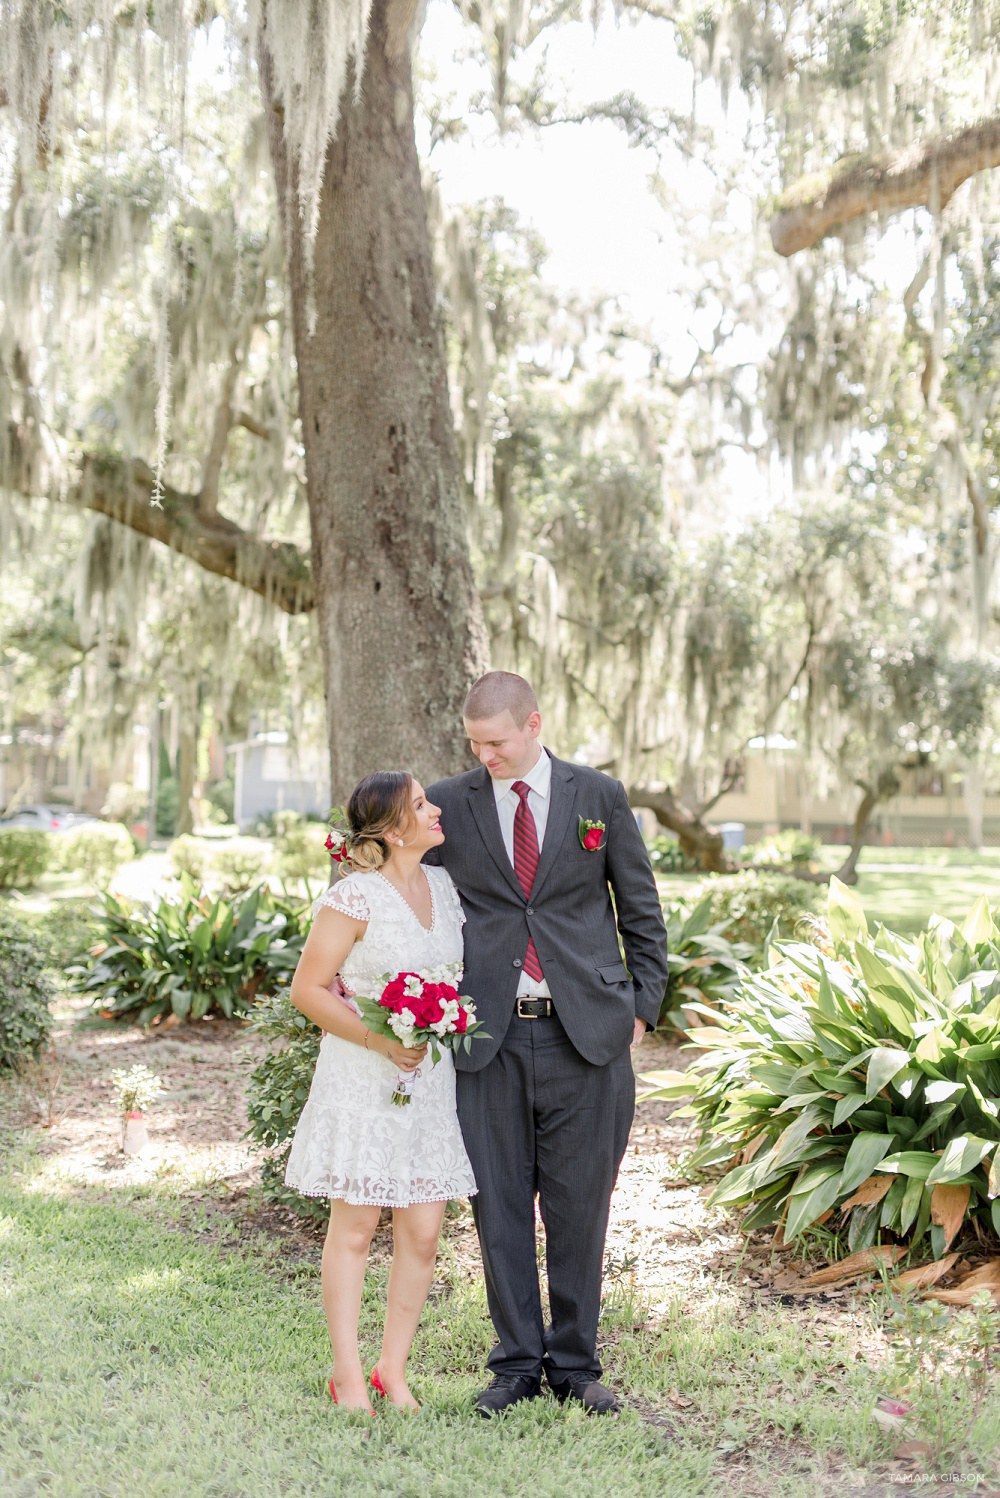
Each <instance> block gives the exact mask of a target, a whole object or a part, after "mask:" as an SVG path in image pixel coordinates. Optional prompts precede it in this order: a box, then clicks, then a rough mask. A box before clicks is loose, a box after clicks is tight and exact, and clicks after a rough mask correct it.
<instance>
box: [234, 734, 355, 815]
mask: <svg viewBox="0 0 1000 1498" xmlns="http://www.w3.org/2000/svg"><path fill="white" fill-rule="evenodd" d="M226 753H227V754H231V755H233V757H234V769H233V820H234V822H236V824H237V826H238V827H239V828H240V830H241V831H243V830H244V829H246V828H247V827H251V826H252V825H253V824H254V822H256V821H258V820H259V819H260V818H262V817H267V816H271V815H272V814H273V813H274V812H276V811H297V812H300V813H301V815H302V816H305V817H316V818H319V819H322V818H324V817H325V816H326V813H327V811H328V810H329V808H330V769H329V765H328V763H327V761H326V757H325V755H324V753H323V751H322V750H321V749H319V748H315V747H314V748H300V747H299V746H297V745H293V744H291V743H289V738H288V734H287V733H286V732H284V730H272V731H269V732H265V733H257V734H254V735H253V737H252V738H249V739H246V740H245V741H244V742H243V743H240V744H229V745H227V747H226Z"/></svg>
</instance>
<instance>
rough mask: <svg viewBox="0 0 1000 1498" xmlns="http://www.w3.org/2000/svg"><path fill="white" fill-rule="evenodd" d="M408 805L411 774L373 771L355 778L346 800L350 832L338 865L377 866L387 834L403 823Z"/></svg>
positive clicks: (359, 869) (386, 854) (353, 867)
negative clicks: (357, 778)
mask: <svg viewBox="0 0 1000 1498" xmlns="http://www.w3.org/2000/svg"><path fill="white" fill-rule="evenodd" d="M412 805H413V776H412V775H411V774H410V773H409V771H407V770H374V771H373V772H372V774H371V775H366V776H365V778H364V780H359V781H358V783H357V785H356V786H355V787H354V790H353V791H352V792H351V799H350V801H348V803H347V820H348V821H349V822H350V824H351V832H350V841H349V842H348V844H347V848H346V850H345V855H344V859H343V862H342V863H341V868H342V869H344V870H345V872H346V871H347V870H352V871H354V872H358V873H365V872H368V871H370V870H372V869H380V868H381V867H382V865H383V864H384V863H385V861H386V859H387V858H388V857H389V853H390V847H389V842H388V834H389V833H390V832H395V831H396V830H397V829H399V830H400V831H402V830H403V829H404V828H405V827H406V826H407V824H408V822H409V820H410V812H411V808H412Z"/></svg>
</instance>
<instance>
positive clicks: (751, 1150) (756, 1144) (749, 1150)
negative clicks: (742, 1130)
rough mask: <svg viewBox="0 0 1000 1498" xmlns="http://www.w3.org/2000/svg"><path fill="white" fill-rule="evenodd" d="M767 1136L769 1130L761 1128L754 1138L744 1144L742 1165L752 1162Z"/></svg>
mask: <svg viewBox="0 0 1000 1498" xmlns="http://www.w3.org/2000/svg"><path fill="white" fill-rule="evenodd" d="M766 1138H767V1130H766V1129H761V1131H760V1133H759V1134H757V1135H755V1136H754V1138H753V1139H751V1140H750V1141H749V1142H748V1143H747V1144H745V1145H744V1146H743V1148H742V1150H741V1151H740V1164H741V1165H748V1164H749V1163H750V1161H751V1160H752V1159H753V1157H754V1155H755V1154H756V1153H757V1151H758V1150H759V1149H760V1147H761V1145H762V1144H763V1143H764V1140H765V1139H766Z"/></svg>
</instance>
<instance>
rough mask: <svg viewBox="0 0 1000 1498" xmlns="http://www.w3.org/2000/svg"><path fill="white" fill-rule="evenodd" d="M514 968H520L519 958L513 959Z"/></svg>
mask: <svg viewBox="0 0 1000 1498" xmlns="http://www.w3.org/2000/svg"><path fill="white" fill-rule="evenodd" d="M514 966H515V967H520V966H521V959H520V957H515V958H514Z"/></svg>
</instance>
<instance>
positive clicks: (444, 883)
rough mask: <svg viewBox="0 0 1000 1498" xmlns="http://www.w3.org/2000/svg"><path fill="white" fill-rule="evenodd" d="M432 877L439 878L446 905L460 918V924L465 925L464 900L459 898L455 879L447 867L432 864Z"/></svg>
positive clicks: (441, 893)
mask: <svg viewBox="0 0 1000 1498" xmlns="http://www.w3.org/2000/svg"><path fill="white" fill-rule="evenodd" d="M431 878H432V879H436V880H437V888H438V892H439V894H440V895H441V897H442V899H443V900H444V903H445V905H446V906H447V908H448V909H449V910H450V911H451V912H452V914H453V915H455V916H456V917H457V918H458V922H459V925H461V926H464V925H465V911H464V910H463V909H462V902H461V900H460V899H459V895H458V890H457V889H456V888H455V881H454V880H453V879H452V877H451V875H450V874H449V873H448V871H447V869H442V868H440V867H438V868H435V867H434V866H433V865H432V866H431Z"/></svg>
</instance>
